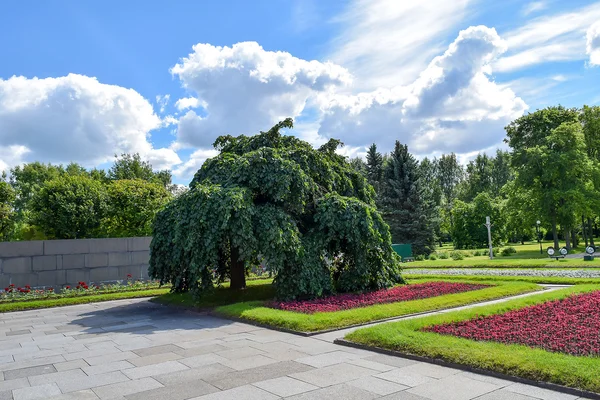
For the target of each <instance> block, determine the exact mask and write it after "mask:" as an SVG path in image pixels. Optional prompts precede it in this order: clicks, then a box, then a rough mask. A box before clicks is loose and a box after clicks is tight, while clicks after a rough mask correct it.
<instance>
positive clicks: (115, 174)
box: [108, 153, 171, 188]
mask: <svg viewBox="0 0 600 400" xmlns="http://www.w3.org/2000/svg"><path fill="white" fill-rule="evenodd" d="M108 178H109V179H111V180H115V181H116V180H126V179H127V180H131V179H141V180H144V181H147V182H153V183H158V184H161V185H163V186H164V187H165V188H169V187H170V186H171V172H170V171H168V170H164V171H158V172H154V170H153V169H152V164H150V162H148V161H144V160H142V158H141V157H140V155H139V154H138V153H135V154H121V156H120V157H119V156H117V155H116V154H115V162H114V164H113V166H112V167H111V168H110V170H109V171H108Z"/></svg>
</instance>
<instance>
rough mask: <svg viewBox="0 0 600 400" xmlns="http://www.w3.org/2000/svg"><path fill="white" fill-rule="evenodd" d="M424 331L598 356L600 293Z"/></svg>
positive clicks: (580, 295) (599, 342)
mask: <svg viewBox="0 0 600 400" xmlns="http://www.w3.org/2000/svg"><path fill="white" fill-rule="evenodd" d="M423 330H425V331H429V332H436V333H441V334H444V335H454V336H459V337H463V338H468V339H474V340H487V341H494V342H500V343H507V344H523V345H527V346H530V347H539V348H542V349H544V350H548V351H553V352H561V353H567V354H572V355H578V356H579V355H582V356H598V355H600V291H597V292H592V293H586V294H579V295H574V296H570V297H567V298H565V299H562V300H554V301H549V302H546V303H542V304H537V305H534V306H529V307H525V308H522V309H520V310H514V311H509V312H507V313H505V314H498V315H490V316H487V317H480V318H475V319H472V320H468V321H461V322H455V323H450V324H441V325H434V326H429V327H427V328H424V329H423Z"/></svg>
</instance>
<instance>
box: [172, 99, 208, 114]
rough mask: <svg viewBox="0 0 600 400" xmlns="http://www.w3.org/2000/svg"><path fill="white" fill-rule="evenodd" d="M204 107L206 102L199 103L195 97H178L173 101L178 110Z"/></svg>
mask: <svg viewBox="0 0 600 400" xmlns="http://www.w3.org/2000/svg"><path fill="white" fill-rule="evenodd" d="M200 106H202V107H206V103H201V102H200V100H198V99H197V98H195V97H184V98H183V99H179V100H177V101H176V102H175V107H177V109H178V110H179V111H183V110H187V109H188V108H198V107H200Z"/></svg>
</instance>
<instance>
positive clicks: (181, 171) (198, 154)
mask: <svg viewBox="0 0 600 400" xmlns="http://www.w3.org/2000/svg"><path fill="white" fill-rule="evenodd" d="M218 154H219V152H218V151H217V150H215V149H197V150H196V151H194V152H193V153H192V154H191V155H190V157H189V158H188V160H187V161H186V162H184V163H183V164H181V165H179V166H178V167H177V168H175V169H174V170H173V175H174V176H175V177H176V178H180V179H187V180H191V179H192V177H193V176H194V174H195V173H196V171H198V170H199V169H200V167H201V166H202V164H203V163H204V161H206V160H207V159H208V158H211V157H215V156H217V155H218Z"/></svg>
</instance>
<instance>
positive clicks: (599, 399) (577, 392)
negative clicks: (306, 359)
mask: <svg viewBox="0 0 600 400" xmlns="http://www.w3.org/2000/svg"><path fill="white" fill-rule="evenodd" d="M333 343H335V344H337V345H340V346H345V347H352V348H355V349H360V350H368V351H372V352H374V353H379V354H384V355H388V356H394V357H402V358H407V359H409V360H414V361H422V362H426V363H429V364H436V365H440V366H442V367H448V368H454V369H459V370H461V371H466V372H473V373H476V374H479V375H486V376H491V377H493V378H499V379H504V380H507V381H511V382H516V383H524V384H527V385H531V386H536V387H539V388H542V389H549V390H554V391H556V392H561V393H565V394H570V395H574V396H578V397H585V398H588V399H596V400H600V393H594V392H589V391H587V390H583V389H575V388H571V387H568V386H563V385H559V384H557V383H551V382H543V381H534V380H531V379H527V378H522V377H518V376H513V375H508V374H503V373H501V372H495V371H491V370H487V369H481V368H476V367H471V366H469V365H466V364H459V363H455V362H451V361H445V360H442V359H438V358H431V357H426V356H419V355H416V354H411V353H404V352H401V351H397V350H389V349H384V348H381V347H376V346H368V345H364V344H360V343H356V342H351V341H349V340H346V339H335V340H334V341H333Z"/></svg>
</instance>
